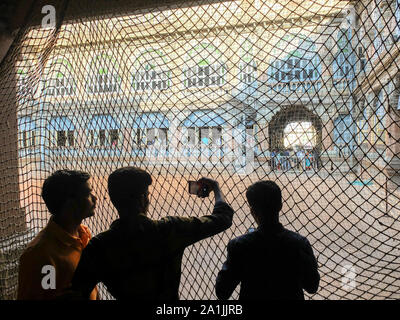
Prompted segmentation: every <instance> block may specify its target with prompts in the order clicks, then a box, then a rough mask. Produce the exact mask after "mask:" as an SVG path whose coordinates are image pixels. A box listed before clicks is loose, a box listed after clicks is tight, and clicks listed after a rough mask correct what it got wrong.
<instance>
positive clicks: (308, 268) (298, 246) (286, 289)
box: [216, 181, 320, 300]
mask: <svg viewBox="0 0 400 320" xmlns="http://www.w3.org/2000/svg"><path fill="white" fill-rule="evenodd" d="M271 186H272V188H271ZM271 189H273V192H275V195H277V196H276V197H275V198H276V199H279V198H280V189H279V187H278V186H277V185H276V184H275V183H273V182H272V181H261V182H258V183H255V184H254V185H252V186H251V187H250V188H249V189H248V192H247V194H246V195H248V194H249V193H250V194H249V195H248V201H249V204H250V206H251V207H252V206H253V208H252V214H253V216H254V217H255V219H256V221H257V223H258V224H259V227H258V228H257V229H256V230H255V231H253V232H248V233H246V234H244V235H242V236H240V237H237V238H235V239H233V240H231V241H230V242H229V243H228V247H227V260H226V261H225V263H224V264H223V266H222V269H221V271H220V272H219V273H218V276H217V279H216V294H217V297H218V298H219V299H228V298H229V297H230V296H231V294H232V293H233V291H234V290H235V288H236V287H237V286H238V284H239V283H240V284H241V289H240V295H239V299H240V300H303V299H304V293H303V289H304V290H306V291H307V292H309V293H315V292H316V291H317V289H318V285H319V280H320V276H319V273H318V265H317V261H316V259H315V257H314V254H313V251H312V248H311V245H310V243H309V242H308V240H307V239H306V238H305V237H303V236H301V235H300V234H298V233H296V232H293V231H290V230H287V229H285V228H284V227H283V226H282V225H281V224H280V223H279V222H278V220H277V215H276V216H275V218H273V217H274V215H272V212H269V213H270V214H271V216H268V213H267V214H266V215H265V216H264V217H262V215H261V213H260V212H258V215H259V216H257V212H256V210H260V207H258V209H254V207H256V204H257V203H256V201H260V197H263V198H264V200H265V201H263V199H261V201H260V203H264V205H266V204H267V203H268V201H271V202H272V201H273V200H271V199H273V198H274V197H273V196H271V194H270V193H269V192H270V190H271ZM257 198H258V199H257ZM255 199H257V200H255ZM279 201H280V199H279ZM279 201H278V202H279ZM268 208H269V209H270V210H271V211H274V212H276V211H277V212H279V210H280V208H281V204H279V203H277V204H276V205H275V204H270V205H269V207H268ZM271 208H274V209H271ZM277 208H279V209H277ZM267 211H268V210H267ZM277 212H276V214H277ZM267 219H269V220H267Z"/></svg>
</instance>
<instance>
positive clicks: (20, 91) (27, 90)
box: [16, 57, 33, 98]
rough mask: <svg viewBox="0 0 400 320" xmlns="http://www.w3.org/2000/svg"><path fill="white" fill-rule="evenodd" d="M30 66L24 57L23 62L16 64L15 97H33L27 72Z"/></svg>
mask: <svg viewBox="0 0 400 320" xmlns="http://www.w3.org/2000/svg"><path fill="white" fill-rule="evenodd" d="M31 68H32V64H31V63H30V61H29V59H28V58H26V57H24V59H23V60H21V61H18V62H17V70H16V73H17V76H16V78H17V95H18V96H19V97H28V98H31V97H32V96H33V88H32V83H31V81H29V72H30V71H31Z"/></svg>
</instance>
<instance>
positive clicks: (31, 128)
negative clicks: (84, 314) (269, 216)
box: [0, 0, 400, 299]
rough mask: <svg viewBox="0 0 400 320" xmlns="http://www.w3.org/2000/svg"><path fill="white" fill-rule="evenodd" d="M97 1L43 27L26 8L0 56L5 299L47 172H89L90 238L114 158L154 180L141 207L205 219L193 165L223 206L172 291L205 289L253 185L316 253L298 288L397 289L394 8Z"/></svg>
mask: <svg viewBox="0 0 400 320" xmlns="http://www.w3.org/2000/svg"><path fill="white" fill-rule="evenodd" d="M127 2H128V3H129V1H127ZM109 3H111V1H108V2H107V4H104V6H103V7H102V8H100V9H99V8H93V2H91V1H88V2H86V1H60V2H58V3H57V4H56V5H55V6H54V9H55V14H56V20H55V21H56V23H55V25H51V23H50V22H51V21H50V20H48V21H47V20H46V19H47V18H46V19H45V14H42V13H41V9H42V7H38V6H36V8H34V9H33V10H32V14H31V15H30V17H29V19H28V20H27V21H26V25H25V26H24V27H23V28H21V29H20V31H19V33H18V35H17V37H16V40H15V41H14V43H13V45H12V46H11V48H10V50H9V52H8V54H7V56H6V58H5V59H4V61H3V62H2V64H1V74H2V76H1V79H0V83H1V85H0V87H1V88H3V89H1V93H2V96H1V101H2V102H1V106H2V108H1V110H0V113H1V119H2V122H1V142H0V144H1V149H2V155H1V157H0V160H1V161H0V163H1V168H0V169H1V176H2V178H1V179H2V180H1V184H2V188H3V190H4V194H3V196H2V198H1V203H0V205H1V207H0V209H1V210H0V211H1V215H0V235H1V241H0V259H1V264H0V265H1V268H0V298H3V299H13V298H15V290H16V286H17V271H18V258H19V255H20V254H21V252H22V250H23V249H24V247H25V245H26V244H27V243H28V242H29V241H30V240H31V239H32V238H33V237H34V236H35V234H37V232H38V231H39V230H40V229H41V228H43V227H44V226H45V225H46V223H47V220H48V218H49V214H48V212H47V210H46V207H45V205H44V203H43V201H42V199H41V197H40V193H41V186H42V183H43V181H44V179H45V178H46V177H47V176H48V175H49V174H50V173H51V172H53V171H55V170H57V169H61V168H70V169H77V170H84V171H87V172H89V173H91V174H92V175H93V180H94V183H93V185H94V192H95V193H96V194H97V196H98V205H97V208H98V209H97V213H96V216H94V217H92V218H90V219H89V220H86V221H85V223H86V224H87V225H88V226H89V228H90V229H91V231H92V233H93V234H94V235H95V234H98V233H99V232H102V231H104V230H106V229H108V227H109V226H110V224H111V222H112V221H113V220H114V219H115V218H116V217H117V214H116V211H115V209H114V208H113V207H112V205H111V203H110V200H109V198H108V195H107V188H106V181H107V177H108V175H109V174H110V173H111V172H112V171H113V170H115V169H116V168H118V167H121V166H127V165H136V166H140V167H142V168H145V169H146V170H148V171H149V172H150V173H151V174H152V176H153V180H154V182H153V185H152V186H151V190H150V192H151V205H150V215H151V217H153V218H156V219H157V218H160V217H163V216H166V215H179V216H186V215H203V214H207V213H210V212H211V210H212V201H211V200H210V199H206V200H204V201H203V200H199V199H195V198H194V197H193V196H189V194H188V192H187V182H188V180H196V179H198V178H200V177H201V176H210V177H213V178H215V179H217V180H218V181H219V183H220V185H221V187H222V190H223V192H224V193H225V195H226V198H227V201H228V203H230V204H231V205H232V206H233V208H234V209H235V212H236V213H235V216H234V222H233V225H232V227H231V228H230V229H229V230H227V231H226V232H224V233H221V234H218V235H216V236H214V237H212V238H209V239H206V240H203V241H201V242H199V243H197V244H195V245H193V246H191V247H189V248H187V249H186V250H185V254H184V259H183V263H182V279H181V286H180V296H181V298H182V299H215V298H216V296H215V293H214V283H215V277H216V274H217V272H218V271H219V269H220V268H221V266H222V263H223V262H224V261H225V258H226V245H227V243H228V241H229V239H232V238H233V237H235V236H238V235H241V234H243V233H245V232H247V230H248V229H249V228H250V227H254V226H255V222H254V221H253V219H252V218H251V216H250V215H249V208H248V204H247V202H246V200H245V196H244V193H245V190H246V188H247V187H248V186H249V185H250V184H251V183H253V182H256V181H258V180H260V179H271V180H274V181H276V182H277V183H278V185H279V186H280V187H281V188H282V192H283V198H284V206H283V210H282V212H281V222H282V223H283V225H284V226H285V227H286V228H288V229H291V230H295V231H298V232H299V233H300V234H302V235H304V236H306V237H307V238H308V239H309V241H310V243H311V244H312V246H313V249H314V252H315V255H316V257H317V259H318V263H319V268H320V274H321V283H320V289H319V291H318V292H317V293H316V294H315V295H311V296H310V295H307V298H310V299H355V298H357V299H384V298H390V299H398V298H400V295H399V292H400V273H399V264H400V252H399V240H400V234H399V231H400V226H399V222H398V217H399V212H398V208H399V193H398V191H397V190H398V184H399V181H400V180H399V179H398V172H399V168H400V166H399V158H398V157H397V155H398V152H399V150H400V145H399V141H398V139H399V137H400V128H399V111H398V110H399V108H400V107H399V106H400V105H399V85H400V83H399V72H398V70H399V62H400V57H399V49H400V48H399V42H398V40H399V36H400V27H399V23H400V6H399V1H398V0H397V1H396V0H394V1H390V0H387V1H377V0H375V1H335V0H330V1H319V0H312V1H311V0H309V1H291V0H285V1H279V2H278V1H272V0H271V1H270V0H255V1H250V0H249V1H244V0H243V1H195V2H187V1H186V2H182V3H178V2H177V3H172V2H171V4H167V2H165V3H164V2H163V4H162V5H163V6H162V7H161V6H159V7H157V6H154V7H142V8H136V7H134V8H133V9H132V6H131V7H129V6H119V5H115V6H114V7H111V5H110V4H109ZM116 3H119V2H116ZM36 9H37V10H36ZM45 12H51V11H45ZM93 12H96V14H94V13H93ZM98 12H100V13H98ZM86 13H87V14H86ZM37 21H40V22H41V23H39V24H37V23H36V22H37ZM255 258H256V257H255ZM101 293H102V297H103V298H104V299H112V297H111V296H110V295H109V294H108V293H107V290H106V288H104V287H102V289H101ZM237 297H238V288H237V290H236V291H235V293H234V295H233V298H237Z"/></svg>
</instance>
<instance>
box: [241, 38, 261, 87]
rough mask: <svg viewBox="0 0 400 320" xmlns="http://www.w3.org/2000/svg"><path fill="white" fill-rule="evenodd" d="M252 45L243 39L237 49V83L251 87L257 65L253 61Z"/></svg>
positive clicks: (255, 77)
mask: <svg viewBox="0 0 400 320" xmlns="http://www.w3.org/2000/svg"><path fill="white" fill-rule="evenodd" d="M253 48H254V46H253V44H252V43H251V42H250V41H249V40H248V39H245V40H244V41H243V42H242V43H241V45H240V48H239V56H240V61H239V81H240V82H241V83H244V84H247V85H251V84H253V83H254V82H255V81H256V79H257V64H256V62H255V61H254V52H253Z"/></svg>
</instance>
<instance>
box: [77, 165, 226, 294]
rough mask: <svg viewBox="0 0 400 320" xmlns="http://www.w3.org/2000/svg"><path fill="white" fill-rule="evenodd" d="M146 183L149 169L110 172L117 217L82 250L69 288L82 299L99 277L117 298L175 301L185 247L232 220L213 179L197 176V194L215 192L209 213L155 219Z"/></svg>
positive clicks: (124, 169)
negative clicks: (199, 215)
mask: <svg viewBox="0 0 400 320" xmlns="http://www.w3.org/2000/svg"><path fill="white" fill-rule="evenodd" d="M151 183H152V178H151V176H150V174H149V173H147V172H146V171H144V170H142V169H140V168H136V167H125V168H120V169H118V170H116V171H114V172H113V173H112V174H111V175H110V176H109V178H108V192H109V195H110V199H111V202H112V203H113V205H114V206H115V208H116V209H117V210H118V214H119V219H117V220H116V221H114V222H113V223H112V225H111V227H110V229H109V230H107V231H105V232H103V233H100V234H99V235H97V236H96V237H94V238H93V239H92V240H91V241H90V242H89V244H88V246H87V247H86V249H85V250H84V251H83V253H82V257H81V260H80V262H79V265H78V267H77V269H76V272H75V276H74V278H73V280H72V290H74V291H78V292H80V293H81V294H82V295H83V297H84V298H85V299H87V298H88V297H89V293H90V292H91V290H92V289H93V288H94V287H95V286H96V284H97V283H99V282H103V283H104V284H105V286H106V287H107V289H108V290H109V292H110V293H111V294H112V295H113V296H114V297H115V298H116V299H129V300H131V299H138V300H169V301H171V300H178V299H179V295H178V290H179V283H180V277H181V262H182V256H183V252H184V250H185V248H186V247H188V246H190V245H192V244H193V243H195V242H197V241H200V240H202V239H205V238H207V237H211V236H213V235H215V234H217V233H219V232H222V231H224V230H225V229H227V228H229V227H230V226H231V225H232V217H233V209H232V208H231V207H230V206H229V205H228V204H227V203H226V202H225V199H224V196H223V194H222V192H221V189H220V188H219V185H218V182H217V181H214V180H212V179H208V178H202V179H200V180H199V181H198V183H199V185H201V186H202V188H201V189H202V192H201V193H197V195H198V196H199V197H202V198H204V197H207V196H209V194H210V193H211V191H212V192H214V196H215V204H214V209H213V212H212V214H211V215H205V216H202V217H178V216H167V217H164V218H162V219H159V220H153V219H151V218H149V217H148V216H147V214H148V210H149V203H150V201H149V186H150V185H151Z"/></svg>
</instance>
